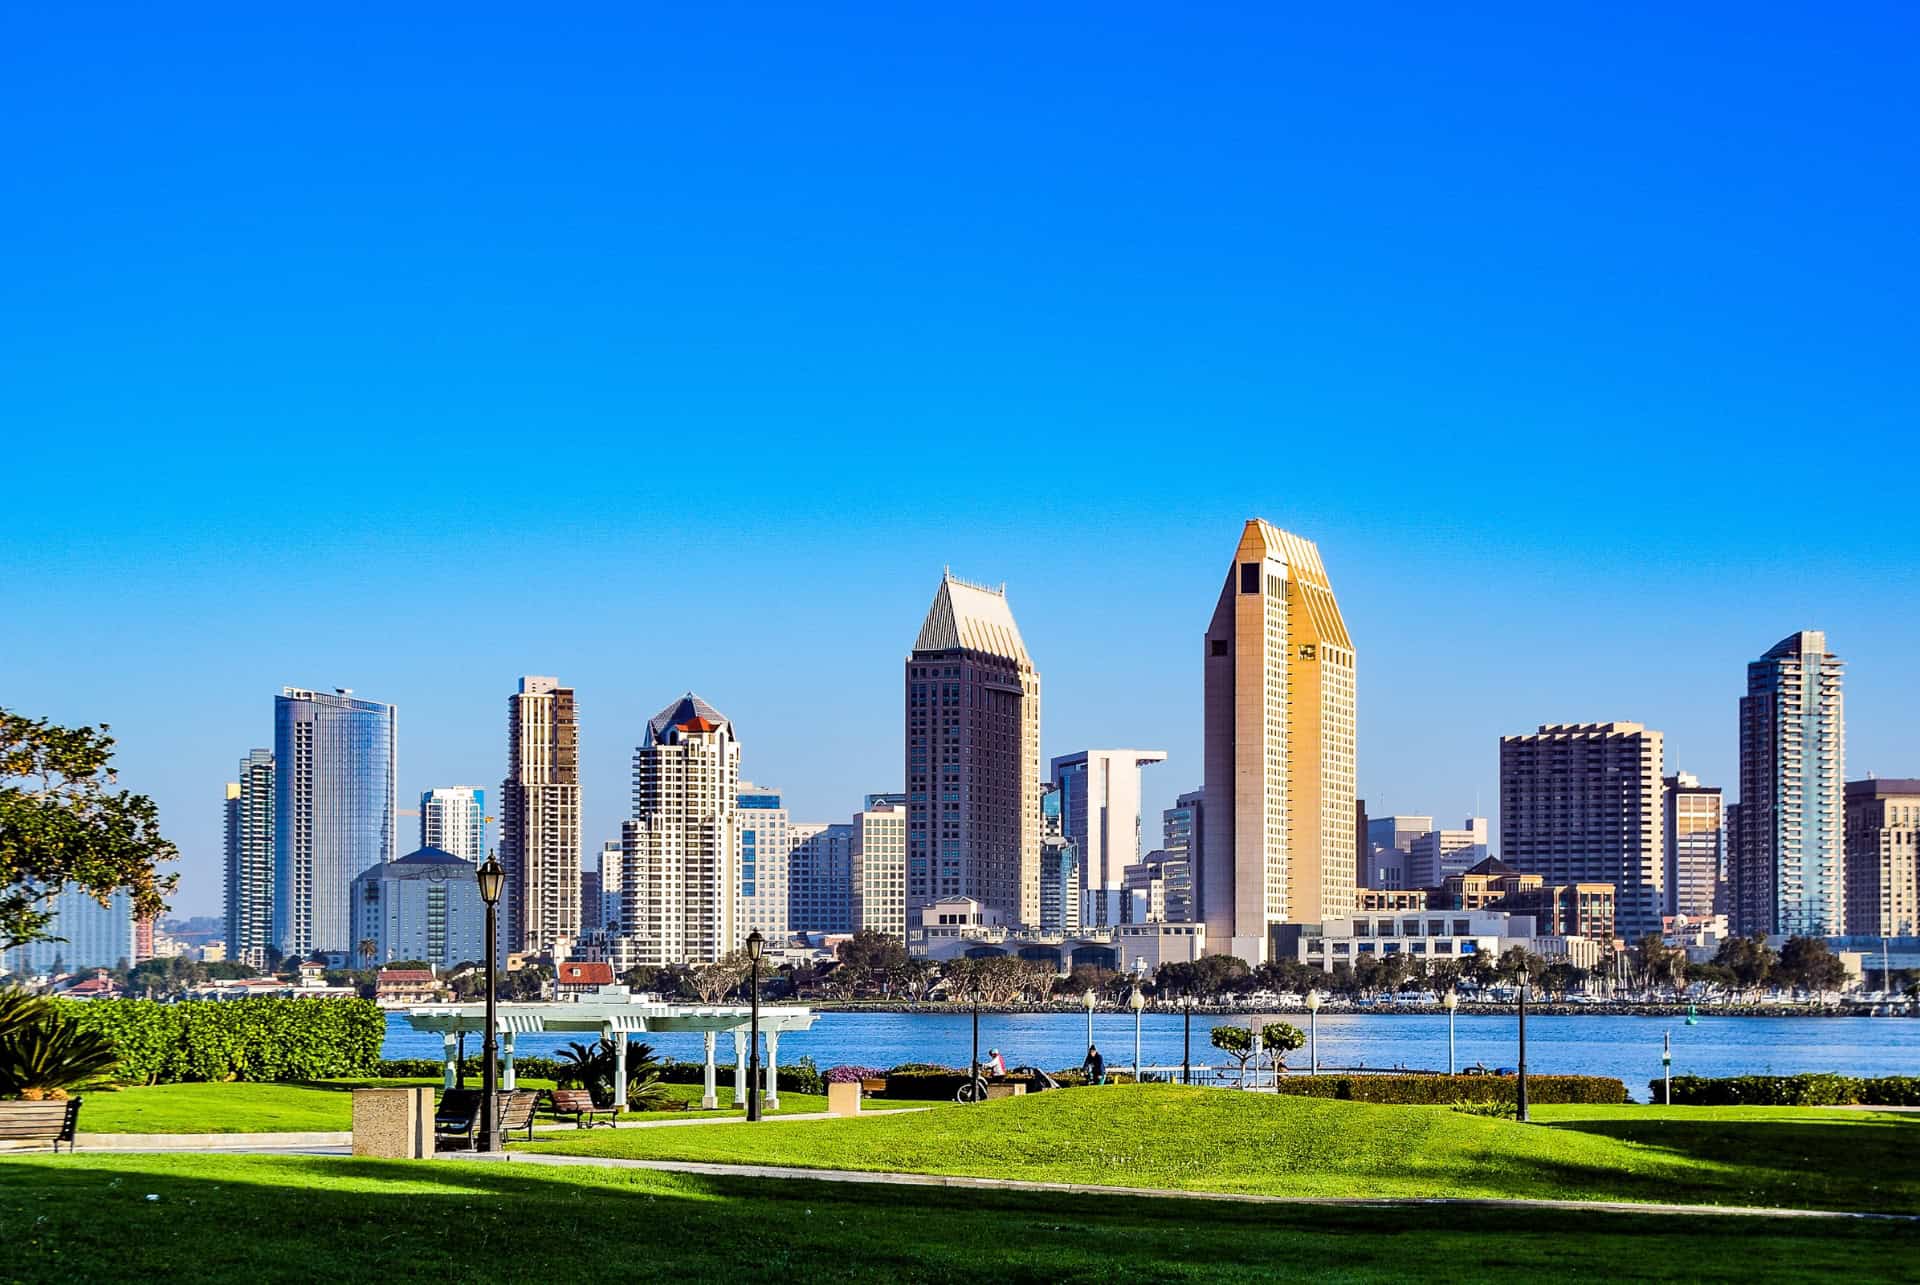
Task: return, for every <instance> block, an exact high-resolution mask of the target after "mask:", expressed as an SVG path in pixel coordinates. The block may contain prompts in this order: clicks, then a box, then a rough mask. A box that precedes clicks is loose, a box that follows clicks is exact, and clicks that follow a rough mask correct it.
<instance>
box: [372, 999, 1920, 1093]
mask: <svg viewBox="0 0 1920 1285" xmlns="http://www.w3.org/2000/svg"><path fill="white" fill-rule="evenodd" d="M1245 1020H1246V1019H1245V1018H1238V1019H1236V1018H1232V1017H1203V1016H1200V1015H1198V1014H1196V1015H1195V1016H1194V1019H1193V1060H1194V1062H1195V1063H1196V1064H1198V1063H1203V1062H1212V1063H1224V1062H1226V1061H1228V1059H1227V1057H1226V1055H1224V1054H1222V1053H1220V1052H1219V1051H1218V1050H1216V1049H1214V1048H1213V1047H1212V1046H1211V1045H1210V1044H1208V1042H1207V1032H1208V1031H1209V1030H1210V1029H1212V1027H1213V1025H1214V1024H1215V1023H1216V1022H1228V1023H1232V1022H1235V1021H1238V1022H1240V1023H1241V1024H1244V1022H1245ZM1286 1020H1288V1021H1292V1022H1293V1023H1294V1024H1295V1025H1297V1026H1299V1027H1300V1028H1301V1029H1302V1030H1303V1031H1304V1030H1305V1029H1306V1026H1307V1021H1306V1014H1304V1013H1295V1014H1288V1015H1286ZM1456 1022H1457V1026H1456V1028H1455V1029H1456V1053H1455V1056H1456V1063H1457V1065H1458V1066H1460V1067H1463V1068H1464V1067H1467V1066H1471V1065H1473V1064H1474V1063H1475V1062H1479V1063H1482V1064H1484V1065H1486V1066H1489V1067H1505V1066H1512V1065H1514V1064H1515V1062H1516V1061H1517V1049H1516V1041H1515V1027H1516V1021H1515V1019H1514V1018H1513V1017H1512V1016H1499V1017H1494V1016H1478V1015H1476V1016H1469V1015H1467V1014H1464V1013H1463V1014H1461V1015H1459V1016H1458V1018H1456ZM971 1029H972V1024H971V1018H970V1016H969V1015H968V1014H967V1013H964V1012H962V1013H946V1012H939V1013H836V1012H828V1013H821V1014H820V1015H819V1020H818V1021H817V1022H815V1024H814V1027H813V1029H812V1030H811V1031H806V1032H795V1033H789V1034H786V1035H783V1036H781V1038H780V1060H781V1062H783V1063H785V1062H789V1061H792V1060H797V1059H799V1058H801V1057H803V1056H810V1057H812V1058H813V1060H814V1062H815V1063H816V1064H817V1065H818V1066H819V1067H820V1068H821V1069H822V1070H825V1069H826V1068H827V1067H830V1066H836V1065H839V1064H842V1063H847V1064H851V1065H856V1066H874V1067H883V1068H884V1067H890V1066H897V1065H899V1064H900V1063H902V1062H939V1063H944V1064H946V1065H948V1066H965V1065H966V1064H967V1060H968V1057H969V1055H970V1049H971V1038H972V1036H971ZM1666 1032H1671V1033H1672V1035H1673V1073H1674V1074H1675V1075H1705V1076H1723V1075H1768V1074H1772V1075H1788V1074H1794V1073H1796V1072H1801V1071H1836V1072H1840V1073H1841V1074H1845V1075H1861V1076H1866V1075H1913V1074H1920V1020H1915V1019H1911V1018H1868V1017H1721V1018H1716V1017H1709V1016H1703V1017H1701V1019H1700V1024H1699V1025H1697V1026H1687V1025H1685V1024H1684V1022H1683V1019H1681V1018H1678V1017H1627V1016H1612V1015H1597V1014H1583V1015H1580V1016H1574V1017H1545V1016H1541V1017H1529V1018H1528V1019H1527V1069H1528V1070H1529V1071H1531V1072H1534V1073H1536V1074H1540V1075H1609V1076H1613V1077H1615V1078H1616V1079H1620V1080H1624V1081H1625V1082H1626V1085H1627V1089H1628V1091H1629V1092H1631V1093H1632V1094H1633V1095H1634V1096H1635V1097H1637V1098H1645V1097H1646V1095H1647V1082H1648V1081H1649V1080H1652V1079H1654V1078H1656V1077H1658V1076H1659V1075H1660V1037H1661V1035H1662V1034H1663V1033H1666ZM584 1038H586V1037H584V1036H582V1035H579V1034H568V1035H545V1036H540V1035H524V1036H521V1037H520V1038H519V1040H518V1042H517V1045H516V1051H517V1052H519V1053H520V1054H522V1055H528V1056H550V1055H551V1054H552V1053H553V1052H554V1051H555V1050H556V1049H559V1048H561V1047H564V1046H565V1045H566V1043H567V1042H568V1041H569V1040H578V1039H584ZM637 1038H640V1039H644V1040H646V1041H647V1042H648V1043H650V1044H652V1045H653V1047H654V1048H655V1050H657V1051H658V1052H659V1053H660V1054H662V1055H664V1056H668V1057H672V1058H676V1059H679V1060H681V1061H698V1060H699V1059H700V1058H701V1057H702V1056H704V1054H703V1048H704V1045H703V1043H702V1041H701V1038H700V1036H698V1035H694V1034H675V1033H661V1034H653V1035H643V1036H639V1037H637ZM1094 1040H1095V1042H1096V1043H1098V1044H1099V1046H1100V1051H1101V1052H1102V1053H1103V1054H1104V1055H1105V1056H1106V1059H1107V1063H1108V1065H1110V1066H1112V1067H1113V1068H1115V1069H1116V1070H1119V1069H1124V1068H1126V1067H1129V1066H1131V1065H1132V1064H1133V1016H1132V1014H1131V1013H1111V1012H1103V1013H1099V1014H1096V1015H1095V1017H1094ZM1319 1046H1320V1066H1321V1069H1322V1070H1325V1069H1327V1068H1330V1067H1349V1066H1366V1067H1394V1066H1404V1067H1409V1068H1416V1069H1422V1070H1430V1071H1444V1070H1446V1069H1447V1018H1446V1015H1445V1014H1444V1013H1442V1014H1435V1015H1431V1016H1429V1015H1424V1014H1381V1015H1365V1016H1362V1015H1357V1014H1329V1013H1322V1014H1321V1015H1320V1021H1319ZM989 1048H998V1049H999V1050H1000V1051H1001V1053H1002V1055H1003V1056H1004V1057H1005V1058H1006V1060H1007V1065H1009V1066H1022V1065H1036V1066H1041V1067H1045V1068H1047V1069H1048V1070H1055V1069H1058V1068H1060V1067H1070V1066H1078V1065H1080V1061H1081V1059H1082V1058H1084V1057H1085V1056H1086V1052H1087V1019H1086V1017H1085V1015H1084V1014H1079V1013H1024V1014H983V1015H982V1016H981V1018H980V1053H981V1056H982V1057H984V1056H985V1055H986V1051H987V1050H988V1049H989ZM467 1051H468V1052H469V1053H470V1054H471V1053H477V1052H478V1051H479V1050H478V1048H477V1043H476V1040H474V1039H472V1038H469V1040H468V1042H467ZM1180 1052H1181V1018H1180V1015H1179V1014H1177V1013H1147V1014H1145V1015H1144V1017H1143V1019H1142V1022H1141V1060H1142V1061H1143V1062H1144V1063H1146V1064H1148V1065H1160V1066H1165V1065H1178V1064H1179V1062H1180ZM385 1055H386V1056H387V1057H390V1058H399V1057H420V1058H438V1057H440V1055H441V1043H440V1037H439V1036H437V1035H429V1034H421V1033H418V1032H415V1031H414V1030H413V1029H412V1028H411V1027H409V1026H408V1025H407V1024H406V1021H405V1019H404V1018H402V1017H400V1016H399V1015H398V1014H390V1015H389V1016H388V1018H387V1040H386V1047H385ZM720 1056H721V1057H722V1059H726V1058H730V1057H731V1056H732V1040H731V1039H730V1038H727V1037H725V1036H723V1037H722V1038H721V1049H720ZM1288 1062H1289V1064H1290V1065H1292V1066H1293V1067H1294V1068H1296V1069H1299V1068H1304V1067H1305V1066H1306V1065H1307V1050H1306V1049H1304V1048H1303V1049H1301V1050H1299V1051H1298V1052H1297V1053H1294V1054H1292V1055H1290V1056H1289V1058H1288Z"/></svg>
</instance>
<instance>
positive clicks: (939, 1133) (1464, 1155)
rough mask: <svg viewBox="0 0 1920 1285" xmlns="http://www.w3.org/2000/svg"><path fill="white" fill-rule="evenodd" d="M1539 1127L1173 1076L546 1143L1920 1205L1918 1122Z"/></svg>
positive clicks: (1746, 1114) (1287, 1189) (1258, 1179)
mask: <svg viewBox="0 0 1920 1285" xmlns="http://www.w3.org/2000/svg"><path fill="white" fill-rule="evenodd" d="M1538 1115H1539V1118H1540V1121H1541V1123H1538V1124H1519V1123H1517V1122H1515V1121H1511V1120H1498V1119H1491V1118H1488V1117H1485V1116H1473V1115H1465V1114H1462V1113H1459V1112H1456V1111H1452V1110H1449V1109H1448V1108H1446V1107H1410V1106H1376V1105H1369V1104H1365V1103H1358V1102H1335V1101H1326V1100H1318V1099H1311V1098H1295V1097H1284V1096H1282V1097H1266V1096H1259V1095H1254V1094H1243V1093H1238V1092H1235V1091H1232V1090H1226V1089H1199V1088H1182V1087H1176V1086H1171V1085H1166V1086H1159V1085H1154V1086H1146V1087H1140V1088H1135V1087H1131V1086H1118V1087H1114V1086H1110V1087H1107V1088H1098V1089H1073V1090H1068V1091H1065V1092H1059V1093H1042V1094H1037V1095H1033V1096H1028V1097H1021V1098H1011V1099H1007V1100H1004V1101H999V1102H990V1103H986V1104H984V1105H981V1106H977V1107H953V1106H948V1107H941V1108H938V1109H936V1110H933V1111H928V1112H921V1113H917V1114H912V1115H903V1116H896V1117H893V1118H875V1119H867V1120H824V1121H802V1122H800V1123H796V1124H791V1125H783V1126H781V1127H780V1128H779V1129H769V1130H743V1129H673V1130H665V1129H645V1130H633V1131H629V1132H625V1133H615V1132H613V1131H611V1130H601V1131H600V1132H598V1133H597V1134H594V1135H591V1136H587V1135H582V1136H579V1137H573V1136H569V1137H565V1138H556V1139H552V1140H541V1141H537V1142H534V1143H530V1144H517V1145H518V1146H520V1147H523V1148H525V1149H529V1150H534V1151H559V1152H570V1153H573V1154H585V1155H600V1156H626V1157H643V1158H651V1159H673V1160H704V1161H719V1162H733V1163H759V1164H776V1165H798V1166H806V1167H814V1168H833V1169H861V1170H895V1171H901V1172H910V1173H931V1174H955V1175H965V1176H971V1177H997V1178H1023V1179H1034V1180H1042V1181H1053V1182H1073V1183H1087V1184H1100V1185H1118V1186H1135V1187H1166V1188H1176V1189H1183V1190H1192V1191H1221V1192H1258V1193H1265V1194H1271V1195H1293V1196H1376V1197H1432V1196H1481V1197H1532V1198H1553V1199H1574V1200H1630V1201H1644V1202H1674V1203H1683V1204H1717V1205H1766V1206H1775V1207H1807V1208H1822V1209H1842V1210H1866V1211H1876V1212H1909V1213H1910V1212H1914V1211H1916V1210H1920V1165H1916V1164H1914V1162H1913V1154H1914V1149H1915V1147H1916V1146H1920V1120H1916V1119H1914V1118H1913V1117H1909V1116H1900V1115H1894V1114H1889V1113H1875V1112H1862V1111H1821V1110H1817V1109H1795V1108H1747V1109H1736V1110H1733V1111H1715V1110H1712V1109H1693V1108H1685V1107H1673V1108H1653V1107H1544V1108H1540V1109H1539V1111H1538Z"/></svg>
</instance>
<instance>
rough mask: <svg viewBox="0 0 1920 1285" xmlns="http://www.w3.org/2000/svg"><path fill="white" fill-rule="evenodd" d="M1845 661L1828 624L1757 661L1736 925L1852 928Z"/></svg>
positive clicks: (1745, 729) (1744, 729)
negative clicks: (1831, 644)
mask: <svg viewBox="0 0 1920 1285" xmlns="http://www.w3.org/2000/svg"><path fill="white" fill-rule="evenodd" d="M1841 669H1842V664H1841V661H1840V658H1839V657H1838V656H1835V655H1834V654H1833V653H1831V652H1829V651H1828V650H1827V636H1826V635H1825V634H1824V633H1821V632H1819V631H1818V630H1806V631H1802V632H1800V633H1797V634H1790V635H1788V636H1787V637H1785V638H1783V639H1781V640H1780V641H1779V642H1778V643H1775V644H1774V645H1773V646H1772V647H1771V648H1769V649H1768V651H1767V653H1766V655H1764V656H1762V657H1761V658H1760V659H1759V660H1756V661H1754V662H1753V663H1752V664H1750V665H1748V666H1747V694H1746V695H1745V696H1743V697H1741V698H1740V835H1739V843H1738V846H1737V848H1736V852H1737V854H1738V860H1737V861H1736V863H1735V864H1734V867H1733V870H1732V879H1731V881H1730V882H1731V885H1732V886H1731V889H1730V891H1731V893H1732V902H1733V918H1734V924H1733V926H1734V928H1735V930H1736V931H1739V932H1745V933H1787V934H1789V935H1798V936H1828V935H1833V934H1838V933H1844V932H1845V931H1846V930H1847V927H1846V918H1847V916H1846V885H1845V857H1846V837H1845V834H1844V828H1845V824H1846V798H1845V789H1846V785H1845V782H1846V720H1845V717H1844V711H1843V708H1842V704H1841V692H1840V678H1841V672H1840V671H1841Z"/></svg>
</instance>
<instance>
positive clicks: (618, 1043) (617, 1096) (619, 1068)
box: [606, 1026, 627, 1110]
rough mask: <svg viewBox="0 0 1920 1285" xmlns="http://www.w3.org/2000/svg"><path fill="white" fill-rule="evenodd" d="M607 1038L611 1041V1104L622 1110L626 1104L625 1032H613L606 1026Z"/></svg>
mask: <svg viewBox="0 0 1920 1285" xmlns="http://www.w3.org/2000/svg"><path fill="white" fill-rule="evenodd" d="M606 1037H607V1039H609V1040H611V1041H613V1105H614V1106H615V1107H618V1108H620V1109H622V1110H624V1109H625V1108H626V1105H627V1033H626V1032H625V1031H621V1032H620V1033H619V1034H618V1035H616V1034H614V1032H613V1028H612V1027H611V1026H609V1027H608V1028H607V1036H606Z"/></svg>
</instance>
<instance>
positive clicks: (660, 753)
mask: <svg viewBox="0 0 1920 1285" xmlns="http://www.w3.org/2000/svg"><path fill="white" fill-rule="evenodd" d="M739 794H740V742H738V741H736V740H735V739H734V737H733V724H732V723H731V722H729V721H728V720H727V716H726V715H725V714H722V713H721V712H720V711H719V710H717V709H715V708H714V707H713V706H711V705H709V704H707V703H706V702H705V701H703V700H701V699H700V698H699V697H698V696H695V695H694V694H693V693H692V692H688V693H687V694H686V695H685V696H682V697H681V698H680V699H679V700H677V701H675V702H674V703H673V704H671V705H669V706H667V707H666V708H665V709H663V710H661V711H660V712H659V713H658V714H655V715H654V716H653V717H652V718H651V719H649V720H647V731H646V737H645V739H644V740H642V741H641V743H640V746H639V748H638V749H636V750H634V752H633V818H634V819H633V820H631V821H628V822H627V823H626V824H625V825H623V826H622V827H621V830H620V833H621V847H622V848H623V849H624V857H623V860H622V875H623V877H624V879H625V883H626V895H625V897H624V898H623V900H622V903H621V909H620V927H621V932H622V937H621V939H620V943H619V946H618V950H617V957H618V959H619V962H620V965H621V967H623V968H631V967H633V966H635V965H636V964H647V965H652V966H655V967H660V966H665V965H668V964H711V963H716V962H718V961H719V960H720V959H721V958H722V957H723V956H725V955H727V954H730V953H731V952H733V951H735V950H738V949H739V948H740V947H741V945H742V944H743V943H744V942H745V941H746V937H747V932H746V929H745V928H743V927H741V924H740V898H739V889H740V853H739V848H738V846H737V837H736V834H735V830H734V813H735V812H736V811H737V810H738V803H737V800H738V798H739Z"/></svg>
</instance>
